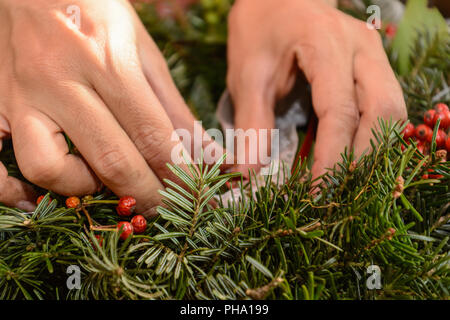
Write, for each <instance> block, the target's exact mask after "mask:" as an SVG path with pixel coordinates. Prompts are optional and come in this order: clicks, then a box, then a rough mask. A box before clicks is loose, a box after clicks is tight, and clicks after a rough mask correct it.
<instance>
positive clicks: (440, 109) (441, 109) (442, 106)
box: [434, 103, 449, 112]
mask: <svg viewBox="0 0 450 320" xmlns="http://www.w3.org/2000/svg"><path fill="white" fill-rule="evenodd" d="M434 110H436V112H444V111H449V110H448V106H447V105H446V104H445V103H438V104H437V105H435V106H434Z"/></svg>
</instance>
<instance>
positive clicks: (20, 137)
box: [0, 0, 194, 215]
mask: <svg viewBox="0 0 450 320" xmlns="http://www.w3.org/2000/svg"><path fill="white" fill-rule="evenodd" d="M74 5H75V6H76V7H74ZM73 8H75V9H77V8H78V12H79V17H78V18H79V21H80V25H79V28H78V25H77V23H76V21H77V20H76V17H75V19H73V17H71V16H70V14H76V11H77V10H75V11H73V10H72V11H71V9H73ZM69 13H70V14H69ZM0 70H1V72H0V132H1V136H0V138H6V137H8V136H11V137H12V140H13V144H14V152H15V156H16V159H17V162H18V165H19V168H20V170H21V172H22V173H23V175H24V176H25V177H26V178H27V179H28V180H29V181H31V182H33V183H35V184H36V185H39V186H40V187H43V188H46V189H50V190H52V191H55V192H57V193H59V194H63V195H83V194H91V193H93V192H95V191H96V190H98V188H99V186H100V183H101V182H103V183H104V184H105V185H106V186H108V187H109V188H110V189H111V190H112V191H113V192H115V193H116V194H117V195H118V196H124V195H131V196H133V197H134V198H136V200H137V203H138V206H137V211H138V212H142V213H144V214H147V215H152V214H155V206H156V205H158V204H159V201H160V195H159V193H158V192H157V190H158V189H160V188H161V187H162V184H161V182H160V181H161V180H162V179H163V178H173V175H172V173H171V172H169V171H168V169H167V167H166V163H167V162H171V151H172V148H173V147H174V146H175V145H177V143H178V142H177V141H172V140H171V136H172V132H173V130H174V129H175V128H186V129H189V130H193V126H194V117H193V116H192V114H191V113H190V111H189V110H188V108H187V107H186V105H185V103H184V101H183V99H182V97H181V96H180V94H179V93H178V91H177V89H176V87H175V85H174V83H173V81H172V79H171V77H170V74H169V71H168V68H167V66H166V63H165V61H164V58H163V56H162V55H161V53H160V52H159V50H158V48H157V46H156V45H155V43H154V42H153V41H152V39H151V38H150V36H149V35H148V34H147V32H146V30H145V28H144V26H143V25H142V24H141V22H140V20H139V18H138V17H137V15H136V13H135V12H134V10H133V8H132V6H131V5H130V4H129V3H128V1H125V0H97V1H89V0H75V1H74V0H57V1H49V0H24V1H14V0H0ZM63 132H65V133H66V134H67V135H68V136H69V137H70V139H71V140H72V141H73V142H74V144H75V146H76V147H77V149H78V150H79V152H80V154H81V156H77V155H73V154H69V152H68V151H69V150H68V146H67V143H66V141H65V137H64V135H63ZM0 172H1V173H2V178H1V179H0V201H2V202H4V203H6V204H8V205H11V206H19V207H22V208H24V209H27V210H29V209H30V207H33V205H32V203H31V202H34V199H33V197H34V194H33V192H32V189H31V188H30V187H29V186H28V185H26V184H24V183H22V182H19V181H18V180H15V179H13V178H11V177H7V171H6V169H5V168H4V166H1V167H0ZM24 199H26V200H28V201H29V202H27V203H25V202H23V201H22V200H24Z"/></svg>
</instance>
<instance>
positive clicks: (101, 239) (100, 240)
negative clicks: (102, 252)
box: [95, 234, 103, 247]
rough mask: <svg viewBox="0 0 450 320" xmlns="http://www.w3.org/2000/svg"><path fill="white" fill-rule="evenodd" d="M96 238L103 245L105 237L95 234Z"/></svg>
mask: <svg viewBox="0 0 450 320" xmlns="http://www.w3.org/2000/svg"><path fill="white" fill-rule="evenodd" d="M95 238H96V239H97V242H98V245H99V246H100V247H101V246H103V237H102V236H101V235H99V234H96V235H95Z"/></svg>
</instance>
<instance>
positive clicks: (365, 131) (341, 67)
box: [227, 0, 407, 178]
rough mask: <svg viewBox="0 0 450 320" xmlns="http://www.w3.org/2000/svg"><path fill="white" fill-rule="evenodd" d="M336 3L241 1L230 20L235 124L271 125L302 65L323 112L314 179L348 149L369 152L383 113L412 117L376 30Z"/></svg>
mask: <svg viewBox="0 0 450 320" xmlns="http://www.w3.org/2000/svg"><path fill="white" fill-rule="evenodd" d="M333 5H335V1H321V0H314V1H313V0H258V1H253V0H237V1H236V3H235V5H234V6H233V8H232V10H231V13H230V15H229V21H228V24H229V39H228V75H227V84H228V89H229V91H230V94H231V96H232V98H233V102H234V106H235V126H236V127H237V128H241V129H243V130H244V131H245V130H247V129H250V128H256V129H271V128H273V126H274V118H275V117H274V105H275V101H276V100H277V99H279V98H280V97H282V96H283V95H285V94H286V93H288V92H289V91H290V90H291V88H292V86H293V84H294V81H295V79H296V77H297V75H298V73H299V71H300V70H301V71H302V72H303V73H304V75H305V76H306V79H307V80H308V82H309V83H310V85H311V88H312V99H313V101H312V102H313V107H314V111H315V113H316V115H317V117H318V129H317V135H316V136H317V137H316V145H315V149H314V163H313V167H312V174H313V178H317V177H319V176H320V175H322V174H323V173H325V172H326V170H327V169H328V168H332V167H333V166H334V165H335V163H336V162H338V161H339V160H340V159H341V157H340V154H341V153H342V152H344V150H345V148H346V147H347V148H354V151H355V154H356V156H360V155H361V154H363V152H364V151H366V150H369V147H370V139H371V137H372V133H371V128H373V127H374V126H375V125H376V123H377V118H378V117H380V118H383V119H393V120H405V119H406V118H407V112H406V106H405V102H404V98H403V94H402V90H401V87H400V85H399V83H398V81H397V80H396V78H395V75H394V72H393V71H392V69H391V67H390V65H389V61H388V59H387V56H386V54H385V52H384V49H383V46H382V42H381V38H380V36H379V34H378V32H377V31H376V30H370V29H369V28H367V26H366V23H365V22H363V21H359V20H356V19H354V18H352V17H350V16H348V15H346V14H344V13H342V12H340V11H339V10H337V9H336V8H334V7H333ZM248 146H249V145H248V144H247V148H248ZM261 147H265V146H261V145H260V146H259V148H261ZM250 152H256V150H255V149H252V150H247V151H246V153H247V154H250ZM259 167H260V164H249V163H246V164H242V165H238V166H236V167H235V168H234V170H237V171H240V172H243V173H244V174H246V173H248V172H249V169H254V170H258V169H259Z"/></svg>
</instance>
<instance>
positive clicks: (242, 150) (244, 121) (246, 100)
mask: <svg viewBox="0 0 450 320" xmlns="http://www.w3.org/2000/svg"><path fill="white" fill-rule="evenodd" d="M265 65H266V63H265V62H264V60H262V59H259V60H258V59H255V60H253V61H252V62H251V63H249V64H248V65H247V66H246V67H245V69H244V70H243V71H242V73H241V74H240V76H239V77H235V76H234V77H233V80H232V81H233V83H231V80H230V76H229V78H228V81H229V85H228V88H229V89H230V94H231V96H232V100H233V105H234V126H235V141H234V146H233V147H234V148H233V153H234V154H235V161H236V166H235V167H234V168H233V170H235V171H238V172H241V173H242V174H243V176H244V178H248V177H249V175H250V173H251V172H255V173H257V172H259V170H260V169H261V167H262V166H267V165H269V164H270V156H271V147H272V145H271V142H272V135H271V129H273V128H274V127H275V114H274V103H275V99H274V97H273V96H269V95H268V90H267V88H268V87H269V80H268V78H270V74H269V73H267V72H261V70H267V68H264V66H265ZM235 72H236V71H235ZM235 82H237V83H235ZM227 148H229V147H228V146H227Z"/></svg>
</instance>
